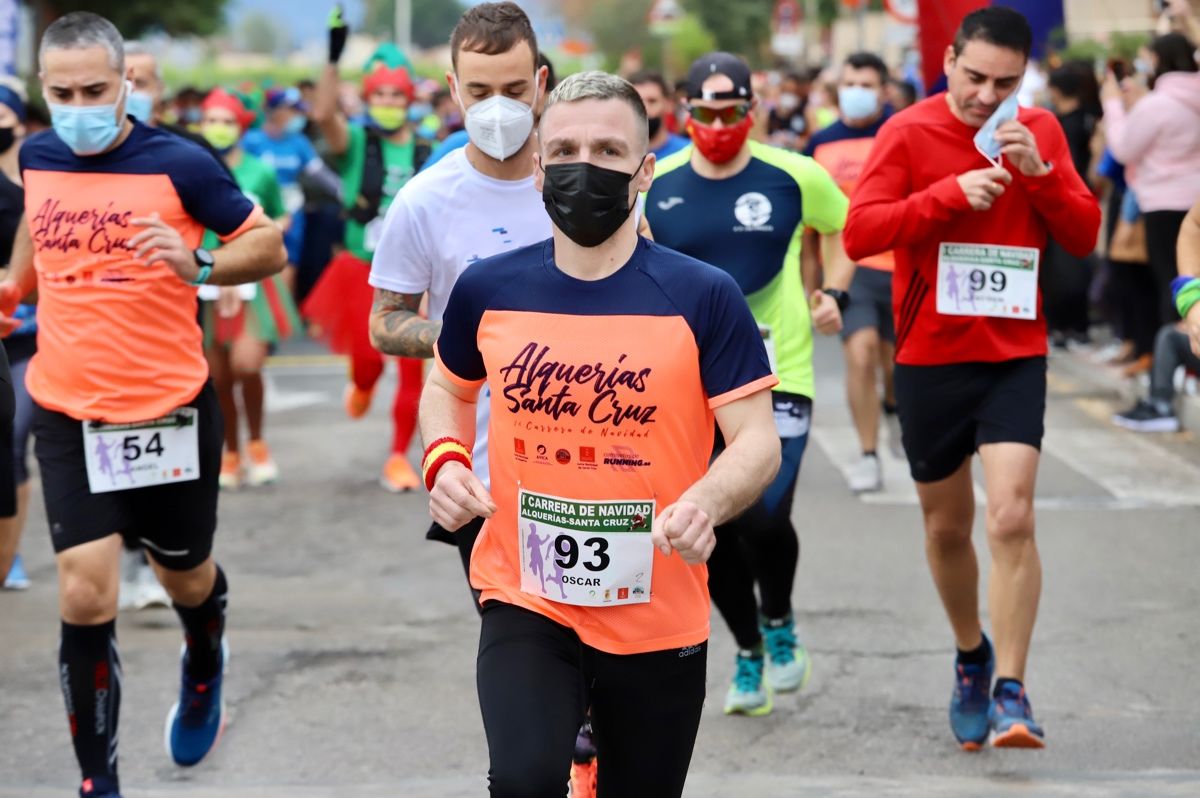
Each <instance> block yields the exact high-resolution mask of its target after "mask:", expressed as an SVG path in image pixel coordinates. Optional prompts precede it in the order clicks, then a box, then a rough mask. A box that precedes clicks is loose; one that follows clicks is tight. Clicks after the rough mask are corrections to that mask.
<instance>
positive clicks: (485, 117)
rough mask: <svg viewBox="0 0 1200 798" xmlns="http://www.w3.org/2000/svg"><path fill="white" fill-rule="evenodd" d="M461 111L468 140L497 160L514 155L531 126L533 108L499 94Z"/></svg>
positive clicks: (523, 141)
mask: <svg viewBox="0 0 1200 798" xmlns="http://www.w3.org/2000/svg"><path fill="white" fill-rule="evenodd" d="M535 102H536V100H535ZM463 115H464V123H465V125H466V128H467V136H468V137H469V138H470V139H471V143H472V144H474V145H475V146H476V147H478V148H479V149H480V150H482V151H483V152H484V154H486V155H488V156H490V157H492V158H495V159H496V160H497V161H503V160H504V159H506V158H511V157H512V156H513V155H515V154H516V153H517V152H518V151H519V150H520V149H521V148H522V147H524V146H525V142H526V141H528V140H529V133H530V132H531V131H532V130H533V109H532V108H531V107H529V106H528V105H526V104H525V103H523V102H520V101H518V100H514V99H512V98H511V97H503V96H501V95H499V94H496V95H493V96H491V97H488V98H487V99H486V100H482V101H480V102H477V103H475V104H474V105H472V106H471V107H470V108H467V109H466V110H465V111H464V112H463Z"/></svg>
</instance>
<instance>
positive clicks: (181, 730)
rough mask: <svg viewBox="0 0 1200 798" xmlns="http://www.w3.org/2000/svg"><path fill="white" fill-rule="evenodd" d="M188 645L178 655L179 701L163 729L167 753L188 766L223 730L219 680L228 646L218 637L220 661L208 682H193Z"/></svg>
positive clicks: (211, 744)
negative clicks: (189, 667) (188, 667)
mask: <svg viewBox="0 0 1200 798" xmlns="http://www.w3.org/2000/svg"><path fill="white" fill-rule="evenodd" d="M187 658H188V654H187V645H186V644H185V645H184V647H183V651H182V653H181V655H180V657H179V669H180V677H179V680H180V687H179V700H178V701H176V702H175V705H174V706H172V707H171V710H170V711H169V712H167V725H166V729H165V730H164V737H165V738H166V739H165V743H166V746H167V753H168V754H170V756H171V759H173V760H174V761H175V764H177V765H180V766H182V767H191V766H192V765H195V764H197V763H199V762H200V760H202V759H204V757H205V756H206V755H207V754H208V752H209V751H211V750H212V749H213V747H214V746H216V744H217V741H218V740H219V739H221V732H222V731H224V730H225V702H224V700H222V698H221V683H222V681H224V679H225V666H226V665H227V664H228V663H229V646H228V644H227V643H226V642H225V639H224V638H222V639H221V664H220V666H219V667H218V668H217V675H216V676H214V677H213V678H211V679H209V680H208V681H207V682H194V681H192V679H191V678H190V677H189V676H188V673H187Z"/></svg>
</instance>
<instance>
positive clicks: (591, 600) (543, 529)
mask: <svg viewBox="0 0 1200 798" xmlns="http://www.w3.org/2000/svg"><path fill="white" fill-rule="evenodd" d="M653 525H654V501H653V500H637V501H576V500H574V499H563V498H558V497H555V496H545V495H543V494H540V493H531V492H529V491H526V490H521V492H520V504H519V509H518V511H517V533H518V534H517V537H518V545H519V546H520V552H521V590H522V591H524V592H526V593H530V594H533V595H535V596H541V597H542V598H546V599H549V600H551V601H557V602H559V603H562V604H574V605H577V606H583V607H602V606H608V605H618V604H642V603H645V602H648V601H650V571H651V568H652V566H653V562H654V550H653V547H652V546H651V543H650V530H651V529H652V528H653Z"/></svg>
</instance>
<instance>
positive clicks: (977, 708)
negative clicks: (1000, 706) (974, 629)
mask: <svg viewBox="0 0 1200 798" xmlns="http://www.w3.org/2000/svg"><path fill="white" fill-rule="evenodd" d="M983 639H984V640H985V641H987V635H984V636H983ZM988 648H989V649H991V641H988ZM995 667H996V656H995V654H994V653H992V654H991V655H989V656H988V661H987V663H986V664H984V665H968V664H965V663H962V662H956V663H955V665H954V695H952V696H951V697H950V730H951V731H952V732H954V738H955V739H956V740H958V744H959V745H960V746H962V749H963V750H964V751H978V750H979V749H980V748H982V747H983V744H984V743H986V742H987V738H988V732H989V730H990V727H989V726H988V711H989V710H990V709H991V706H992V698H991V693H992V671H993V670H994V669H995Z"/></svg>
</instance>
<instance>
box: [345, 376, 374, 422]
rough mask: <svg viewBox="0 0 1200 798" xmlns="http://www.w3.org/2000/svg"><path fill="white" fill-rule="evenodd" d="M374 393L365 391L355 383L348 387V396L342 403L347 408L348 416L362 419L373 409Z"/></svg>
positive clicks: (346, 395)
mask: <svg viewBox="0 0 1200 798" xmlns="http://www.w3.org/2000/svg"><path fill="white" fill-rule="evenodd" d="M374 396H375V392H374V391H364V390H362V389H361V388H359V387H358V386H357V385H355V384H354V383H350V384H349V385H347V386H346V394H345V396H344V397H343V398H342V402H343V404H344V405H345V407H346V415H348V416H350V418H362V417H363V416H365V415H366V414H367V411H368V410H370V409H371V399H372V397H374Z"/></svg>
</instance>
